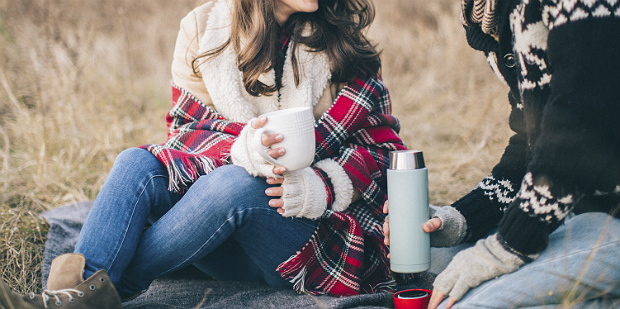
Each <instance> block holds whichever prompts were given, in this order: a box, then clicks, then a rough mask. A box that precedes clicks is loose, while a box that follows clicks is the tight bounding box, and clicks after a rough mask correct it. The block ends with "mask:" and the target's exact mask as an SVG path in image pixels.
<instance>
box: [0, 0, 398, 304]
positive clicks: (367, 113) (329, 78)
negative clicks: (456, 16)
mask: <svg viewBox="0 0 620 309" xmlns="http://www.w3.org/2000/svg"><path fill="white" fill-rule="evenodd" d="M373 17H374V12H373V8H372V5H371V4H370V3H369V1H368V0H338V1H336V0H314V1H313V0H262V1H256V0H235V1H233V0H215V1H210V2H207V3H206V4H203V5H201V6H199V7H198V8H196V9H194V10H193V11H192V12H191V13H189V14H188V15H187V16H186V17H185V18H184V19H183V20H182V21H181V29H180V32H179V35H178V39H177V43H176V48H175V52H174V60H173V63H172V75H173V87H172V88H173V89H172V97H173V107H172V109H171V110H170V112H169V113H168V115H167V125H168V140H167V142H166V143H164V144H162V145H144V146H141V147H139V148H132V149H128V150H125V151H123V152H122V153H121V154H120V155H119V156H118V157H117V159H116V162H115V163H114V166H113V167H112V170H111V172H110V174H109V176H108V178H107V180H106V182H105V183H104V185H103V187H102V188H101V191H100V193H99V195H98V196H97V198H96V200H95V202H94V204H93V207H92V210H91V212H90V214H89V216H88V218H87V219H86V222H85V224H84V227H83V230H82V232H81V234H80V238H79V240H78V243H77V246H76V248H75V253H72V254H66V255H61V256H59V257H57V258H56V259H55V260H54V261H53V263H52V267H51V271H50V276H49V280H48V286H47V290H45V291H44V292H43V294H42V295H41V296H35V295H31V296H32V297H29V296H21V295H18V294H16V293H14V292H9V291H8V289H7V288H6V285H4V284H3V285H2V289H3V290H4V292H6V293H0V304H1V305H2V306H3V307H2V306H0V307H2V308H7V307H8V308H13V307H17V308H44V307H47V306H48V305H49V304H53V303H56V304H57V305H58V306H60V307H63V306H65V305H70V306H72V307H71V308H89V309H93V308H120V307H121V302H122V301H125V300H129V299H131V298H132V297H135V296H136V295H139V294H140V293H142V292H143V291H145V290H146V289H148V287H149V285H150V284H151V282H152V281H153V280H154V279H156V278H158V277H161V276H163V275H166V274H169V273H171V272H174V271H176V270H179V269H181V268H184V267H186V266H188V265H191V264H194V265H196V266H197V267H198V268H199V269H200V270H202V271H204V272H205V273H206V274H208V275H209V276H211V277H213V278H215V279H218V280H246V281H261V282H265V283H267V284H269V285H271V286H278V287H288V288H294V289H295V290H296V291H298V292H300V293H301V292H307V293H312V294H331V295H354V294H359V293H372V292H376V291H381V290H386V289H389V288H391V284H392V282H391V280H390V276H389V269H388V260H387V258H386V256H387V249H386V247H385V245H384V244H383V232H382V224H383V220H384V215H383V214H382V211H381V206H382V204H383V202H384V200H385V197H386V193H385V186H386V179H385V171H386V165H387V161H388V153H389V151H392V150H399V149H404V145H403V142H402V141H401V140H400V138H399V137H398V135H397V133H398V131H399V123H398V120H397V119H396V118H394V117H393V116H391V115H390V112H391V106H390V104H391V103H390V97H389V94H388V91H387V88H386V87H385V86H384V85H383V83H382V81H381V80H380V78H379V77H378V71H379V69H380V65H381V63H380V59H379V55H378V52H377V51H376V50H375V46H373V45H372V44H371V43H370V42H369V41H368V40H367V39H366V37H365V36H364V34H363V32H362V30H363V29H365V28H366V27H367V26H368V25H369V24H370V23H371V21H372V19H373ZM292 107H312V108H313V111H314V116H315V119H316V125H315V136H316V139H317V141H316V153H315V157H314V158H315V159H314V163H313V165H312V166H311V167H307V168H305V169H302V170H299V171H295V172H287V171H286V169H285V168H284V167H276V166H273V165H271V164H270V163H268V162H267V161H265V160H263V159H262V158H261V157H260V156H258V155H255V153H254V151H253V150H252V149H251V148H249V147H248V144H246V142H245V141H246V140H249V139H250V138H251V137H252V135H253V134H254V132H255V131H256V129H258V128H261V127H262V126H263V125H264V124H265V123H266V122H267V121H268V119H265V118H264V117H261V118H257V116H259V115H261V114H263V113H265V112H270V111H274V110H279V109H284V108H292ZM281 139H282V136H281V135H280V134H264V135H263V136H262V143H263V145H264V146H265V147H269V146H270V145H272V144H274V143H276V142H278V141H280V140H281ZM285 151H286V149H282V148H275V149H270V150H269V151H268V153H269V155H271V156H272V157H279V156H281V155H282V154H283V153H284V152H285ZM147 222H152V226H150V227H149V228H148V229H146V230H144V227H145V224H147ZM82 272H83V273H82ZM48 303H49V304H48Z"/></svg>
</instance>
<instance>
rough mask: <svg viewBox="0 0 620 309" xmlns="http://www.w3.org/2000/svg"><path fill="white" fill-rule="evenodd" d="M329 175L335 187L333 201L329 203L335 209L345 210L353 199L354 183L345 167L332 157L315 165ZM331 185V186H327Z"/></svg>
mask: <svg viewBox="0 0 620 309" xmlns="http://www.w3.org/2000/svg"><path fill="white" fill-rule="evenodd" d="M314 166H315V167H316V168H317V169H320V170H322V171H323V172H324V173H325V174H327V176H328V177H329V179H328V180H329V181H330V182H331V184H332V186H333V189H332V192H333V202H332V203H331V204H330V205H329V206H330V207H331V209H332V210H333V211H338V212H340V211H345V210H346V209H347V208H348V207H349V205H351V202H352V201H353V193H354V190H355V189H354V188H353V183H352V182H351V179H350V178H349V175H347V173H346V172H345V171H344V168H343V167H342V166H341V165H340V164H338V163H336V161H334V160H332V159H325V160H321V161H319V162H317V163H316V164H315V165H314ZM326 187H329V186H326Z"/></svg>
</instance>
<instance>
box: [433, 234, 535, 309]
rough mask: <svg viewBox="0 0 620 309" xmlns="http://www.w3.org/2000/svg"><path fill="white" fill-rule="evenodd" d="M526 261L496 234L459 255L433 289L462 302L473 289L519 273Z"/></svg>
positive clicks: (437, 279)
mask: <svg viewBox="0 0 620 309" xmlns="http://www.w3.org/2000/svg"><path fill="white" fill-rule="evenodd" d="M537 256H538V255H536V256H528V257H529V258H535V257H537ZM528 257H524V258H528ZM524 258H521V257H519V256H518V255H517V254H515V253H512V252H510V251H508V250H506V249H505V248H504V246H503V245H502V244H501V243H500V241H499V240H498V239H497V234H493V235H491V236H489V237H487V238H486V239H481V240H479V241H478V242H477V243H476V245H475V246H473V247H471V248H468V249H465V250H463V251H461V252H459V253H458V254H457V255H455V256H454V258H453V259H452V262H450V264H449V265H448V267H447V268H446V269H445V270H444V271H443V272H442V273H440V274H439V276H437V278H436V279H435V282H434V283H433V287H434V288H435V289H437V290H438V291H439V292H441V293H443V294H444V295H449V296H450V297H451V298H452V299H454V300H455V301H458V300H460V299H461V298H462V297H463V295H465V293H467V291H468V290H469V289H471V288H474V287H477V286H478V285H480V284H481V283H483V282H485V281H487V280H489V279H492V278H495V277H498V276H501V275H503V274H508V273H511V272H513V271H515V270H517V269H518V268H519V267H521V265H523V264H525V261H524Z"/></svg>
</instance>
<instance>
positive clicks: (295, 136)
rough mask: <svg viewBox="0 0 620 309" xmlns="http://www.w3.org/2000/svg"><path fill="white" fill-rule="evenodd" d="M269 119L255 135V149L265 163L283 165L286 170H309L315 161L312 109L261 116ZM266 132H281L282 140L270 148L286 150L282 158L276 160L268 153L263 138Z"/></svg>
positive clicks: (294, 109) (284, 111) (298, 108)
mask: <svg viewBox="0 0 620 309" xmlns="http://www.w3.org/2000/svg"><path fill="white" fill-rule="evenodd" d="M261 117H267V123H266V124H265V125H264V126H263V127H262V128H259V129H257V130H256V133H255V134H254V149H255V150H256V151H257V152H258V153H259V154H260V155H261V156H262V157H263V158H265V160H267V161H269V162H271V163H272V164H274V165H276V166H284V167H286V170H287V171H295V170H300V169H302V168H305V167H308V166H310V165H311V164H312V161H313V160H314V147H315V145H314V144H315V139H314V116H313V115H312V109H311V108H310V107H296V108H287V109H282V110H279V111H275V112H270V113H266V114H263V115H261ZM263 133H269V134H274V133H280V134H282V137H283V139H282V141H281V142H279V143H275V144H273V145H271V148H273V149H275V148H279V147H282V148H284V149H285V151H286V152H285V153H284V155H283V156H281V157H278V158H277V159H276V158H273V157H271V156H270V155H269V154H267V148H266V147H265V146H263V144H262V141H261V136H262V135H263Z"/></svg>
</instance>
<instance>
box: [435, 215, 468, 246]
mask: <svg viewBox="0 0 620 309" xmlns="http://www.w3.org/2000/svg"><path fill="white" fill-rule="evenodd" d="M428 207H429V210H428V213H429V215H430V217H431V219H432V218H439V219H440V220H441V226H440V227H439V229H437V230H436V231H435V232H433V233H431V246H432V247H453V246H456V245H458V244H460V243H462V242H463V239H465V235H466V234H467V222H466V220H465V217H463V215H462V214H461V213H460V212H459V211H458V210H456V209H455V208H454V207H452V206H443V207H438V206H433V205H429V206H428Z"/></svg>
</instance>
